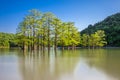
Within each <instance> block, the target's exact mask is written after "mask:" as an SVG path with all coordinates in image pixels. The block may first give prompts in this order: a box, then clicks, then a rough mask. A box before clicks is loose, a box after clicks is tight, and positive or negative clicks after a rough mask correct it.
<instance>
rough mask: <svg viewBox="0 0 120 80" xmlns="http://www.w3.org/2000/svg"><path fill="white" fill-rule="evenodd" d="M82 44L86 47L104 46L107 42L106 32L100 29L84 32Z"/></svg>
mask: <svg viewBox="0 0 120 80" xmlns="http://www.w3.org/2000/svg"><path fill="white" fill-rule="evenodd" d="M81 41H82V42H81V45H82V46H85V47H93V48H94V47H102V46H104V45H106V44H107V42H106V40H105V33H104V31H102V30H98V31H97V32H95V33H93V34H90V35H88V34H83V35H82V39H81Z"/></svg>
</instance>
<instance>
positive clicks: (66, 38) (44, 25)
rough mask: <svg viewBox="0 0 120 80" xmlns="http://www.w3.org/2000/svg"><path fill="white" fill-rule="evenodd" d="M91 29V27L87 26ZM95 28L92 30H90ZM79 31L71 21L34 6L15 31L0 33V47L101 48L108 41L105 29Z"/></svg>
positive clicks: (29, 48)
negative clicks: (62, 19) (63, 19)
mask: <svg viewBox="0 0 120 80" xmlns="http://www.w3.org/2000/svg"><path fill="white" fill-rule="evenodd" d="M90 28H91V27H90ZM93 30H94V29H93ZM81 33H82V34H81V35H80V32H79V31H78V29H77V28H76V27H75V26H74V23H73V22H63V21H61V20H60V19H59V18H57V17H56V16H55V15H54V14H52V13H50V12H47V13H42V12H40V11H39V10H36V9H33V10H30V11H29V13H28V14H27V15H26V16H25V17H24V19H23V21H22V22H20V24H19V26H18V28H17V33H16V34H10V33H0V48H9V47H21V48H22V49H23V50H45V48H48V51H49V50H50V47H51V46H52V47H54V49H55V50H56V49H57V47H61V48H62V49H64V48H68V49H70V48H72V49H75V48H76V46H84V47H89V48H90V47H93V48H94V47H102V46H104V45H106V44H107V42H106V41H105V32H104V31H103V30H97V31H96V32H94V31H93V32H90V31H88V30H87V32H86V30H84V31H82V32H81Z"/></svg>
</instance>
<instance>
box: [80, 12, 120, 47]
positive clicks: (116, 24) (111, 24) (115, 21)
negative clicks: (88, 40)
mask: <svg viewBox="0 0 120 80" xmlns="http://www.w3.org/2000/svg"><path fill="white" fill-rule="evenodd" d="M97 30H103V31H105V34H106V41H107V46H112V47H113V46H114V47H120V35H119V34H120V13H116V14H114V15H111V16H108V17H107V18H105V19H104V20H103V21H101V22H98V23H96V24H95V25H89V26H88V28H86V29H84V30H83V31H81V34H92V33H94V32H96V31H97Z"/></svg>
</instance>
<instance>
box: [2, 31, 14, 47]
mask: <svg viewBox="0 0 120 80" xmlns="http://www.w3.org/2000/svg"><path fill="white" fill-rule="evenodd" d="M14 40H15V34H11V33H3V32H0V48H9V47H10V46H15V42H14Z"/></svg>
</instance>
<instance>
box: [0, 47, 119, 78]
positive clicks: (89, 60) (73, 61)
mask: <svg viewBox="0 0 120 80" xmlns="http://www.w3.org/2000/svg"><path fill="white" fill-rule="evenodd" d="M0 80H120V49H119V48H118V49H112V48H111V49H94V50H93V49H79V50H74V51H72V50H64V51H61V50H57V51H56V52H55V51H54V50H53V49H51V51H50V53H49V54H48V53H47V51H45V52H44V53H43V52H41V51H31V52H26V53H25V52H23V51H21V50H17V49H0Z"/></svg>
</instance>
